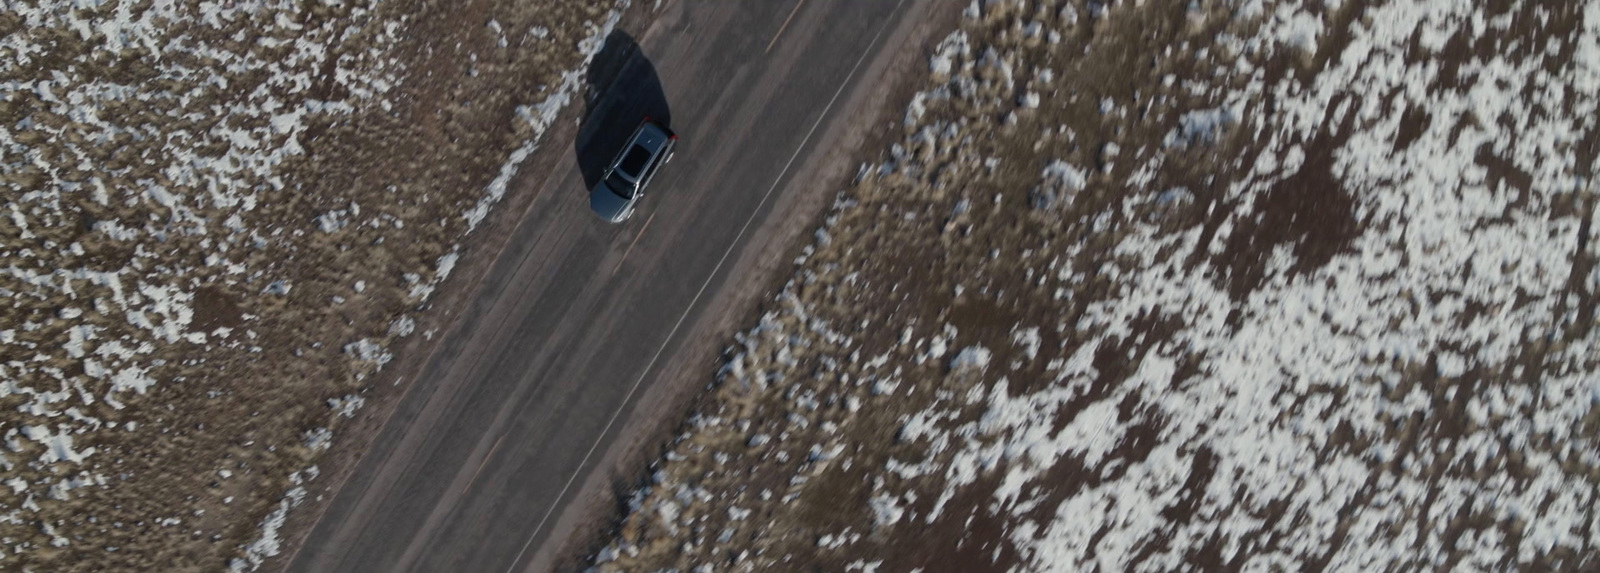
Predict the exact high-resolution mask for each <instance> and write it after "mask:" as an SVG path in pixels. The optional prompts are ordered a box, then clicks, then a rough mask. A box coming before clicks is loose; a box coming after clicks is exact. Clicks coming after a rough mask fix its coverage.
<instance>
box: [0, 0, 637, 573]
mask: <svg viewBox="0 0 1600 573" xmlns="http://www.w3.org/2000/svg"><path fill="white" fill-rule="evenodd" d="M625 5H626V2H625V1H624V2H622V3H621V4H613V2H611V1H609V0H601V1H594V2H565V1H563V2H510V1H504V2H502V1H478V2H441V3H434V2H430V1H427V0H328V1H319V2H293V1H287V0H249V1H210V0H155V1H153V2H152V1H143V2H135V1H126V0H124V1H121V2H117V1H107V2H101V1H98V0H72V1H56V0H18V1H11V2H7V3H6V7H5V8H4V10H0V197H3V198H4V201H3V202H0V240H3V243H0V298H3V299H4V301H5V302H4V303H0V406H3V408H0V438H3V440H4V443H5V448H4V449H3V451H0V483H3V484H4V486H5V487H3V488H0V570H5V571H135V570H143V571H202V570H203V571H216V570H223V569H232V570H235V571H238V570H253V569H255V568H257V567H259V566H260V565H261V564H262V563H263V562H264V560H266V559H267V558H268V557H270V556H272V555H274V554H276V553H278V552H279V550H280V546H281V545H282V543H283V542H284V539H283V538H282V535H283V532H280V531H279V528H280V527H281V526H282V525H283V523H284V519H285V517H286V515H287V514H288V513H289V511H290V510H291V509H292V508H293V507H295V506H297V505H299V504H301V503H302V502H304V501H306V499H305V498H306V496H307V489H306V488H305V487H304V485H303V484H306V483H307V482H309V481H311V480H315V479H317V477H318V476H319V474H320V473H321V472H320V471H319V469H318V465H317V463H318V462H319V459H320V458H321V455H322V453H323V452H324V451H326V450H328V448H329V447H330V445H331V444H333V443H334V442H333V440H334V439H335V438H337V436H338V431H339V427H340V425H341V424H342V423H343V422H342V421H343V420H347V419H349V418H352V417H353V416H355V414H356V412H357V410H358V409H359V408H360V407H361V405H362V404H363V403H364V402H365V401H366V400H367V399H368V397H370V396H371V395H372V394H371V392H373V391H374V387H373V383H374V381H375V379H376V377H375V376H373V375H374V373H375V372H376V371H377V370H378V369H379V368H381V367H382V366H383V365H384V364H385V363H386V362H388V361H389V360H390V359H391V353H390V352H389V350H387V348H388V346H389V345H390V344H391V343H392V342H393V341H395V340H396V339H398V338H400V337H404V336H407V335H411V334H412V333H414V332H418V333H420V334H423V335H425V336H431V335H432V330H431V329H430V326H429V321H430V315H429V313H427V312H422V311H425V309H426V305H425V304H424V303H425V302H426V301H427V299H428V298H429V296H430V295H431V294H432V292H433V289H434V287H435V285H437V284H438V282H439V281H441V280H443V279H444V278H445V277H446V276H447V275H448V274H449V273H450V270H451V269H452V268H453V267H454V265H455V262H456V260H457V258H458V254H459V252H460V245H461V244H462V237H463V236H464V235H465V234H466V233H467V232H468V231H470V230H472V229H473V228H475V227H477V226H478V224H479V223H480V222H481V221H483V219H484V217H485V216H486V215H487V213H488V211H489V209H490V207H491V206H492V205H493V204H494V203H495V202H496V201H498V200H499V199H500V197H501V195H503V194H504V192H505V189H506V186H507V183H508V181H509V179H510V177H511V176H512V175H513V174H514V173H515V172H516V167H517V164H518V163H519V162H520V161H521V160H522V159H523V158H525V157H526V156H527V155H528V154H529V153H530V152H531V151H532V149H533V146H534V145H536V143H537V140H538V137H539V135H540V134H541V133H543V131H544V129H545V128H546V127H547V126H548V125H549V124H550V122H551V121H552V120H553V119H554V118H555V116H556V113H557V112H559V111H560V110H561V108H562V107H563V106H564V105H565V104H566V103H567V102H568V101H569V99H570V96H571V94H572V92H573V91H574V90H575V89H576V87H577V85H578V78H580V77H581V75H582V66H583V65H585V62H586V61H587V57H588V56H589V55H592V54H593V52H594V51H595V50H597V49H598V47H599V44H600V40H601V39H602V38H604V35H605V33H606V32H607V31H609V29H610V26H611V25H613V24H614V23H615V22H616V20H617V16H618V11H619V10H620V9H621V8H623V7H624V6H625ZM541 86H542V87H541ZM417 312H421V314H420V315H415V316H414V315H413V314H414V313H417ZM391 378H392V377H391ZM395 384H398V380H396V381H395ZM384 386H385V387H393V386H394V385H393V384H385V385H384ZM357 446H359V444H357Z"/></svg>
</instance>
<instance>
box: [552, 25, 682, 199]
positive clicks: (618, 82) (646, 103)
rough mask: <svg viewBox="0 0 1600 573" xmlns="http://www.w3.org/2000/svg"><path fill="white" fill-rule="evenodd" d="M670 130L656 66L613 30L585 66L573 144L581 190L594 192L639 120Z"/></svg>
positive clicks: (625, 35) (669, 116) (630, 40)
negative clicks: (661, 125) (592, 190)
mask: <svg viewBox="0 0 1600 573" xmlns="http://www.w3.org/2000/svg"><path fill="white" fill-rule="evenodd" d="M646 117H648V118H651V119H654V120H656V121H659V122H661V123H662V124H663V125H666V126H667V127H669V128H670V127H671V126H672V111H671V110H670V109H669V108H668V107H667V94H666V92H664V91H662V89H661V78H660V77H659V76H657V75H656V67H655V66H654V65H652V64H651V63H650V60H649V58H646V57H645V56H644V54H643V53H642V52H640V50H639V44H638V42H635V41H634V40H633V37H632V36H629V35H628V33H627V32H623V31H621V30H617V31H614V32H612V33H611V35H609V36H606V43H605V45H604V46H602V47H601V48H600V53H598V54H595V57H594V61H593V62H591V63H590V64H589V74H588V77H587V78H586V79H585V82H584V93H583V121H582V124H581V125H580V126H579V127H578V137H577V138H576V139H575V140H574V141H573V142H572V151H573V155H575V156H576V158H577V160H578V170H579V171H580V172H582V173H583V184H584V187H586V188H589V189H593V188H594V185H595V183H596V182H598V181H599V180H600V176H601V175H603V174H604V172H605V169H606V165H607V164H608V163H610V162H611V159H612V158H614V157H616V155H617V153H618V152H620V151H622V146H623V145H626V144H627V139H628V136H630V135H633V130H634V129H636V128H638V127H639V123H640V122H642V121H644V118H646Z"/></svg>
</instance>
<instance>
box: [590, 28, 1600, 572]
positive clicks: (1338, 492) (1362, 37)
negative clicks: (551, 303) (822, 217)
mask: <svg viewBox="0 0 1600 573" xmlns="http://www.w3.org/2000/svg"><path fill="white" fill-rule="evenodd" d="M1477 4H1478V3H1470V2H1414V1H1396V2H1388V3H1378V4H1376V5H1371V6H1368V5H1365V4H1363V3H1356V2H1341V1H1337V0H1329V1H1325V2H1319V1H1312V2H1263V1H1251V0H1240V1H1197V2H1188V1H1175V2H1162V1H1157V0H1147V1H1145V2H1122V3H1110V4H1105V3H1099V2H1078V1H1073V0H1063V1H1051V0H1043V1H1023V0H1016V1H1007V0H1000V1H987V2H981V3H974V4H973V5H972V7H971V8H969V9H968V11H967V18H966V20H965V21H964V23H963V25H962V27H961V29H960V30H958V31H956V32H954V33H952V34H951V35H950V36H949V37H948V38H947V39H946V40H945V41H944V42H943V43H941V44H940V45H939V46H938V47H937V49H936V50H935V53H934V54H932V55H931V57H930V66H929V69H930V79H929V81H928V84H927V86H926V90H925V91H923V92H922V93H920V94H918V95H917V96H916V97H915V98H914V99H913V101H912V103H911V105H910V106H909V108H908V110H907V114H906V117H905V122H904V128H905V131H904V137H903V139H901V140H900V141H899V142H898V143H896V144H894V145H893V146H892V147H891V149H889V150H887V151H886V152H884V153H883V154H882V156H881V157H880V158H879V160H877V161H876V162H874V163H871V164H866V165H863V168H862V170H861V174H860V176H859V178H858V181H857V182H856V183H855V184H854V185H853V186H852V187H851V188H849V189H846V190H844V191H843V192H841V193H840V195H839V200H838V202H837V203H836V205H835V207H834V208H833V209H832V210H831V211H830V213H829V214H828V215H827V218H826V222H825V224H824V225H823V226H822V227H821V228H820V229H819V230H818V231H817V233H816V240H815V241H814V242H813V243H812V244H811V245H809V246H807V247H806V248H805V249H804V251H803V253H802V256H800V257H799V259H797V261H796V267H795V274H794V276H793V278H792V279H791V280H790V281H789V282H788V283H787V285H786V286H784V287H783V288H782V289H781V292H779V293H778V295H777V296H776V297H775V298H774V299H773V300H772V302H771V303H770V304H769V305H768V308H767V309H766V312H765V316H764V317H763V318H762V319H761V321H760V323H759V324H758V325H756V326H755V327H753V328H751V329H750V330H748V331H745V332H743V333H741V334H739V335H738V336H737V343H736V344H735V345H733V346H732V347H731V348H730V349H729V350H728V353H727V360H726V363H725V365H724V366H723V367H722V369H721V370H720V372H718V374H717V376H716V380H717V383H716V384H714V385H713V389H712V390H711V391H710V392H708V394H707V395H706V396H705V397H704V398H703V400H702V402H701V403H700V405H699V406H698V407H697V409H696V411H695V412H694V413H693V415H692V417H690V418H689V419H688V420H687V421H686V423H685V425H684V427H683V431H682V433H681V434H680V435H679V436H678V437H677V439H676V441H675V442H674V444H673V445H672V446H671V447H670V448H669V450H668V451H667V452H666V453H665V455H664V457H663V458H662V459H660V460H659V461H658V462H657V463H656V464H655V465H654V466H653V467H652V474H651V475H650V476H649V477H648V479H646V480H645V485H644V486H643V487H641V488H640V489H639V490H637V492H636V493H635V494H634V495H633V496H632V498H631V499H629V500H627V505H628V507H629V508H630V510H629V511H628V512H627V515H625V516H623V517H622V518H621V521H620V522H619V524H618V529H617V532H616V535H615V538H614V539H612V540H611V541H610V542H609V543H608V544H606V545H605V546H604V547H603V548H600V549H599V550H598V552H597V554H596V555H595V559H594V561H595V567H596V569H598V570H600V571H658V570H675V571H712V570H716V571H724V570H732V571H772V570H826V571H880V572H887V571H923V572H927V573H932V572H936V571H983V570H1021V571H1076V570H1092V569H1099V570H1110V571H1118V570H1146V571H1168V570H1181V569H1238V568H1246V569H1251V570H1291V571H1293V570H1307V569H1332V570H1340V571H1372V570H1505V569H1523V570H1577V569H1593V568H1595V567H1597V566H1600V562H1596V561H1595V557H1594V556H1595V555H1596V554H1597V552H1596V550H1597V544H1600V523H1597V521H1600V512H1596V511H1595V509H1596V508H1595V501H1596V497H1597V493H1596V492H1597V491H1600V489H1597V487H1600V453H1597V452H1600V444H1597V443H1596V436H1597V435H1600V434H1597V431H1600V410H1597V409H1596V407H1595V406H1596V404H1597V402H1600V376H1597V375H1596V374H1594V372H1595V370H1596V368H1595V366H1596V361H1597V360H1600V354H1597V352H1596V350H1597V348H1600V346H1597V344H1596V342H1597V341H1596V337H1597V336H1600V333H1596V331H1595V330H1594V322H1595V320H1594V307H1595V300H1594V294H1595V289H1596V288H1597V287H1600V274H1597V271H1596V268H1595V265H1594V261H1595V258H1596V254H1597V250H1600V247H1597V246H1596V245H1595V243H1594V242H1593V241H1592V240H1591V239H1592V238H1593V237H1594V235H1595V234H1596V233H1600V230H1596V229H1594V226H1593V222H1594V217H1595V214H1596V210H1597V209H1600V204H1597V203H1596V194H1595V189H1594V187H1593V182H1592V180H1591V179H1590V178H1589V174H1590V173H1591V172H1592V171H1593V169H1594V167H1595V161H1596V152H1597V150H1600V145H1597V143H1600V140H1597V132H1596V126H1595V119H1594V118H1595V117H1596V113H1595V112H1596V99H1595V98H1596V95H1597V94H1596V91H1597V89H1600V68H1597V66H1600V5H1597V4H1593V3H1587V4H1586V3H1576V2H1562V3H1541V2H1510V3H1502V4H1497V5H1496V6H1495V7H1491V8H1483V7H1478V6H1477Z"/></svg>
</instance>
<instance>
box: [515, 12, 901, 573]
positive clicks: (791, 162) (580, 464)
mask: <svg viewBox="0 0 1600 573" xmlns="http://www.w3.org/2000/svg"><path fill="white" fill-rule="evenodd" d="M801 1H802V2H803V1H804V0H801ZM905 3H906V0H899V1H898V2H895V4H894V9H893V10H890V11H889V16H890V17H889V18H888V19H887V20H885V21H884V23H883V24H882V25H880V26H878V31H877V33H874V34H873V35H872V41H870V42H867V49H866V50H864V51H863V52H862V53H861V57H859V58H856V63H855V65H854V66H852V67H851V68H850V74H849V75H846V76H845V77H844V81H842V82H839V89H837V90H834V92H833V97H832V98H830V99H828V105H827V106H825V107H823V108H822V114H820V115H818V116H817V121H815V122H812V124H811V129H810V130H809V131H806V136H805V139H801V140H800V145H798V146H795V149H794V153H792V154H790V155H789V161H788V163H785V164H783V171H779V172H778V177H777V178H776V179H773V180H772V186H771V187H768V188H767V192H766V194H764V195H762V196H761V202H760V203H757V204H756V208H755V209H754V210H752V211H750V216H749V217H748V218H746V219H745V221H744V226H742V227H739V234H738V235H736V236H734V238H733V242H731V243H728V248H727V249H725V250H723V251H722V258H720V259H717V266H715V267H713V268H712V269H711V273H710V274H708V275H706V280H705V282H702V283H700V290H699V291H697V292H695V293H694V298H693V299H692V300H690V301H689V306H687V307H684V309H683V314H681V315H679V316H678V322H677V323H676V324H673V325H672V330H671V331H670V332H668V333H667V338H666V339H665V340H662V341H661V346H660V347H659V348H657V349H656V353H655V356H652V357H650V362H649V363H648V364H646V365H645V367H644V371H642V372H640V373H639V378H638V379H637V380H634V381H633V386H632V387H630V388H628V393H627V395H625V396H623V397H622V402H621V403H619V404H617V409H616V410H615V411H613V412H611V418H610V419H609V420H606V426H605V428H603V429H601V430H600V435H599V436H596V437H595V439H594V443H593V444H590V445H589V451H588V452H585V453H584V454H583V461H580V462H578V468H577V469H575V470H573V471H572V475H571V476H569V477H568V478H567V483H566V485H563V486H561V492H560V493H557V494H556V498H555V499H554V500H552V501H551V502H550V508H549V509H546V510H545V511H544V517H542V518H540V519H539V525H536V526H534V528H533V534H532V535H529V536H528V540H527V541H526V542H524V543H523V544H522V549H521V550H519V551H517V556H516V557H515V558H513V559H512V560H511V566H510V567H507V568H506V573H513V572H514V571H516V570H517V563H519V562H521V561H522V556H523V555H524V554H526V553H527V552H528V547H530V546H532V545H533V540H535V539H538V538H539V532H541V531H544V525H545V523H547V522H549V521H550V515H551V514H553V513H555V511H556V506H558V505H560V504H561V499H562V498H564V497H566V495H567V490H568V489H571V488H572V482H573V481H576V480H577V479H578V474H581V473H583V467H584V466H586V465H588V464H589V458H590V457H593V456H594V451H595V450H596V449H597V448H599V447H600V442H602V441H605V438H606V434H609V433H611V427H612V426H613V425H615V424H616V423H617V416H620V415H622V410H623V409H624V408H627V406H628V401H630V400H632V399H633V395H634V393H636V392H638V391H639V385H640V384H643V383H644V379H645V377H646V376H649V375H650V370H651V369H653V368H655V366H656V361H657V360H660V359H661V353H662V352H665V351H666V350H667V345H669V344H671V343H672V338H673V337H674V336H677V335H678V329H679V328H682V327H683V321H684V319H687V318H689V313H690V312H691V311H693V310H694V307H695V305H696V304H699V303H700V297H701V296H703V295H705V293H706V287H708V286H710V285H711V280H712V279H715V278H716V277H717V272H718V271H720V270H722V265H723V263H726V262H728V255H730V254H732V253H733V249H734V248H735V247H738V246H739V241H740V240H741V239H744V234H745V232H747V231H749V230H750V223H752V222H754V221H755V220H756V215H759V214H760V213H761V208H762V207H765V206H766V205H767V200H769V199H771V198H772V192H773V191H775V190H777V189H778V184H779V183H782V182H783V178H784V176H785V175H788V174H789V168H790V167H793V166H794V160H795V159H796V158H798V157H800V151H802V150H804V149H805V148H806V144H807V143H809V142H810V141H811V136H812V135H815V134H816V132H817V127H818V126H820V125H822V120H824V119H827V118H828V111H829V110H832V109H833V104H834V103H837V102H838V101H839V95H840V94H843V93H844V88H845V86H848V85H850V80H852V79H854V78H855V77H856V72H857V71H859V70H860V69H861V63H862V62H865V61H866V60H867V56H868V55H870V54H872V53H873V52H872V47H873V46H876V45H877V44H878V40H879V39H880V38H881V37H882V36H883V31H884V30H885V29H886V28H888V27H889V23H890V22H893V21H894V15H895V14H897V13H899V12H900V7H901V6H902V5H904V4H905ZM796 9H798V6H797V7H796ZM780 32H781V30H780Z"/></svg>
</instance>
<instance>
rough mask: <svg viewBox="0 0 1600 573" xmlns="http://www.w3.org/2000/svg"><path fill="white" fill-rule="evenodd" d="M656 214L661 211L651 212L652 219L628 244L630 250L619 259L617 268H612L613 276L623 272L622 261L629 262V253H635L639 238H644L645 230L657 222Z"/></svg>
mask: <svg viewBox="0 0 1600 573" xmlns="http://www.w3.org/2000/svg"><path fill="white" fill-rule="evenodd" d="M656 213H660V211H651V212H650V218H649V219H645V220H644V226H643V227H639V234H637V235H634V236H633V241H632V242H629V243H628V249H627V250H625V251H622V258H620V259H617V266H615V267H612V268H611V276H616V275H617V271H620V270H622V261H625V260H628V253H631V252H633V246H634V245H637V244H639V237H643V236H644V230H645V229H649V228H650V222H651V221H654V220H656Z"/></svg>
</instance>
